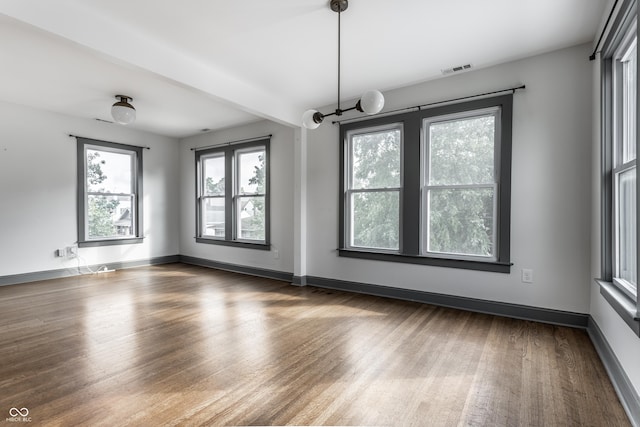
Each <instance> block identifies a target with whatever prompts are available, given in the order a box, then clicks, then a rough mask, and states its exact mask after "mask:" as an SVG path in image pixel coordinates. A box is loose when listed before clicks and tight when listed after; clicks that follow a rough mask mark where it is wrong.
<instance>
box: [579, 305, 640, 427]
mask: <svg viewBox="0 0 640 427" xmlns="http://www.w3.org/2000/svg"><path fill="white" fill-rule="evenodd" d="M587 333H588V334H589V338H591V342H592V343H593V346H594V347H595V348H596V351H597V352H598V356H600V360H602V364H603V365H604V368H605V369H606V371H607V374H609V378H610V379H611V382H612V383H613V388H615V390H616V393H617V394H618V398H619V399H620V403H621V404H622V406H623V407H624V410H625V411H626V413H627V416H628V417H629V420H630V421H631V424H633V425H634V426H640V396H638V393H637V392H636V390H635V388H634V387H633V385H632V384H631V380H630V379H629V377H628V376H627V374H626V373H625V372H624V369H623V368H622V365H621V364H620V361H619V360H618V358H617V357H616V355H615V353H614V352H613V350H612V349H611V346H610V345H609V343H608V342H607V339H606V338H605V336H604V334H603V333H602V330H601V329H600V327H599V326H598V324H597V323H596V321H595V320H594V319H593V317H591V316H589V326H588V327H587Z"/></svg>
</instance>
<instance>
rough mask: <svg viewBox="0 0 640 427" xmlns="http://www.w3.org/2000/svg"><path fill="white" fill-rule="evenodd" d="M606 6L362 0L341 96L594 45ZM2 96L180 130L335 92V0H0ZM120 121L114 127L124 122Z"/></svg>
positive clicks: (287, 119) (349, 18) (350, 23)
mask: <svg viewBox="0 0 640 427" xmlns="http://www.w3.org/2000/svg"><path fill="white" fill-rule="evenodd" d="M609 3H610V1H609V0H482V1H479V0H395V1H389V0H351V1H350V3H349V8H348V10H347V11H345V12H344V13H343V14H342V98H343V99H349V98H356V97H357V96H359V95H360V94H361V93H362V92H364V91H365V90H368V89H371V88H378V89H380V90H383V91H384V90H388V89H392V88H397V87H401V86H406V85H409V84H413V83H417V82H420V81H425V80H430V79H434V78H442V77H443V76H442V73H441V70H442V69H446V68H450V67H453V66H457V65H462V64H467V63H471V64H473V66H474V68H476V69H477V68H483V67H487V66H491V65H495V64H498V63H502V62H507V61H511V60H514V59H518V58H523V57H527V56H531V55H535V54H539V53H543V52H548V51H552V50H556V49H560V48H563V47H568V46H573V45H577V44H580V43H584V42H590V41H592V40H593V39H594V37H595V34H596V31H597V30H598V25H599V24H600V22H601V20H602V17H603V15H604V14H605V13H606V12H608V9H607V10H605V9H606V8H607V7H608V4H609ZM0 57H1V58H2V59H1V62H0V64H2V66H1V67H0V100H3V101H8V102H12V103H17V104H23V105H27V106H32V107H36V108H42V109H46V110H51V111H55V112H59V113H63V114H68V115H72V116H77V117H84V118H92V119H93V118H98V119H102V120H110V119H111V118H110V112H109V111H110V106H111V104H112V103H114V102H115V101H116V100H115V98H114V95H116V94H120V93H122V94H125V95H129V96H131V97H133V98H134V100H133V102H132V103H133V105H134V106H135V107H136V109H137V113H138V119H137V121H136V123H135V124H133V125H131V127H133V128H136V129H140V130H145V131H150V132H154V133H158V134H163V135H167V136H172V137H179V138H180V137H185V136H189V135H194V134H196V133H199V132H201V130H202V129H205V128H206V129H221V128H225V127H230V126H235V125H239V124H243V123H249V122H252V121H256V120H261V119H263V118H267V119H270V120H275V121H278V122H280V123H284V124H288V125H291V126H296V125H298V124H299V123H300V116H301V114H302V112H303V111H304V110H306V109H308V108H313V107H318V106H322V105H328V104H331V103H333V102H335V100H336V85H337V76H336V73H337V14H335V13H334V12H331V10H330V9H329V1H328V0H273V1H265V0H236V1H229V0H225V1H221V0H182V1H180V2H174V1H169V0H47V1H42V0H0ZM114 126H115V125H114Z"/></svg>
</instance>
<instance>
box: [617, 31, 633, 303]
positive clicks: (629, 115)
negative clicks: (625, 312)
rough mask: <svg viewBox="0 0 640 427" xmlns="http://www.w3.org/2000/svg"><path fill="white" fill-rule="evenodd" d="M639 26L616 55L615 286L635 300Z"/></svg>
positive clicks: (630, 32) (630, 33) (626, 38)
mask: <svg viewBox="0 0 640 427" xmlns="http://www.w3.org/2000/svg"><path fill="white" fill-rule="evenodd" d="M636 45H637V37H636V31H635V26H633V27H632V28H631V30H630V31H629V32H628V33H627V36H626V37H625V40H624V41H623V43H622V44H621V45H620V48H619V49H618V51H617V52H616V54H615V59H614V60H615V67H616V70H615V71H614V77H613V79H614V88H615V89H614V91H615V92H614V95H613V96H614V117H615V119H616V121H617V123H616V126H614V137H613V153H612V154H613V185H614V190H613V200H614V201H613V209H614V215H613V218H614V239H615V245H614V276H613V281H614V283H615V284H616V285H617V286H619V287H620V288H621V289H623V290H625V291H626V292H627V293H629V294H630V295H631V296H632V297H634V298H635V295H636V288H637V282H638V266H637V254H636V252H637V241H636V236H637V233H636V223H637V220H636V217H637V212H636V193H637V191H636V124H637V121H636V114H637V109H636V92H637V83H636V82H637V61H636V59H637V56H638V53H637V46H636Z"/></svg>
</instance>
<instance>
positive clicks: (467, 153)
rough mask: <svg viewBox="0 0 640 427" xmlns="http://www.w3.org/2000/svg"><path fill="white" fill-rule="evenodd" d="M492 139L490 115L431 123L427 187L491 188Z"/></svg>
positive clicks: (493, 123)
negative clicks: (470, 186)
mask: <svg viewBox="0 0 640 427" xmlns="http://www.w3.org/2000/svg"><path fill="white" fill-rule="evenodd" d="M494 138H495V117H494V116H493V115H490V116H482V117H473V118H468V119H460V120H451V121H446V122H439V123H432V124H431V125H430V126H429V181H428V184H429V185H447V184H449V185H451V184H458V185H460V184H462V185H464V184H492V183H493V182H494V155H493V153H494Z"/></svg>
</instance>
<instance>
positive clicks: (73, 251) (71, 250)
mask: <svg viewBox="0 0 640 427" xmlns="http://www.w3.org/2000/svg"><path fill="white" fill-rule="evenodd" d="M66 254H67V258H75V257H77V256H78V247H77V246H76V245H73V246H67V247H66Z"/></svg>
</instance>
